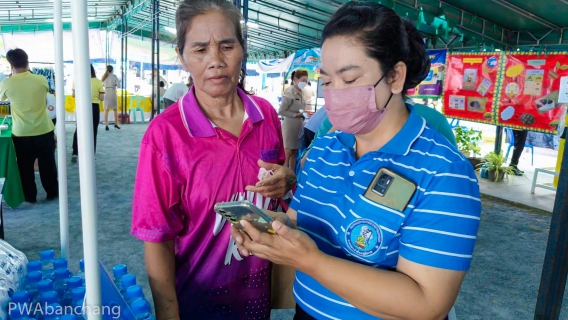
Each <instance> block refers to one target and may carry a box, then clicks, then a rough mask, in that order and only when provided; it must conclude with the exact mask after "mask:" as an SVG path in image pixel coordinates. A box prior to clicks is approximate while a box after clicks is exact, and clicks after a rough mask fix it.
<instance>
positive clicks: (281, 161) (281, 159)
mask: <svg viewBox="0 0 568 320" xmlns="http://www.w3.org/2000/svg"><path fill="white" fill-rule="evenodd" d="M269 110H270V111H271V113H272V119H273V124H274V129H275V130H276V131H277V132H278V140H279V142H280V146H279V147H278V164H279V165H283V164H284V162H286V153H284V138H282V123H281V122H280V118H279V117H278V114H277V113H276V110H274V109H273V108H270V109H269Z"/></svg>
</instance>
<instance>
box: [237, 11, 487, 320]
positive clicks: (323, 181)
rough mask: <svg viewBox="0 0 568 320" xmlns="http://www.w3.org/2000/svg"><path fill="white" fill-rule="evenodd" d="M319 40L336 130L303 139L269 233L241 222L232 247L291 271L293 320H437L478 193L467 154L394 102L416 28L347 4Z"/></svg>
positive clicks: (422, 54)
mask: <svg viewBox="0 0 568 320" xmlns="http://www.w3.org/2000/svg"><path fill="white" fill-rule="evenodd" d="M322 41H323V43H322V66H321V74H322V77H323V80H324V88H323V89H324V96H325V103H326V109H327V113H328V116H329V120H330V121H331V123H332V124H333V125H334V126H335V127H336V128H338V129H339V131H337V132H334V133H330V134H327V135H324V136H322V137H321V138H319V139H317V141H316V142H315V144H314V147H313V149H312V151H311V152H310V154H309V156H308V158H307V161H306V164H305V167H304V168H303V170H302V172H301V175H302V180H301V181H302V182H301V183H300V184H298V190H297V191H296V193H295V195H294V198H293V201H292V204H291V209H290V210H289V211H288V212H287V217H289V218H290V219H289V220H287V219H285V216H277V215H276V214H275V217H277V221H276V222H274V223H273V227H274V229H275V230H276V232H277V235H269V234H266V233H260V232H259V231H258V230H256V229H254V228H253V227H252V226H251V225H250V224H249V223H246V222H242V224H243V226H244V230H245V231H246V232H247V233H248V234H249V236H250V238H249V237H243V236H242V234H241V233H240V232H239V231H238V230H237V229H236V228H233V230H232V235H233V237H234V238H235V240H236V241H237V243H238V244H239V250H241V252H242V253H243V255H244V256H248V255H249V254H254V255H256V256H258V257H260V258H264V259H268V260H270V261H272V262H274V263H277V264H283V265H288V266H291V267H293V268H295V269H296V270H297V272H296V279H295V282H294V297H295V299H296V302H297V308H296V316H295V319H314V318H317V319H376V318H381V319H444V318H446V316H447V315H448V313H449V311H450V309H451V308H452V306H453V304H454V302H455V300H456V297H457V295H458V292H459V289H460V286H461V283H462V280H463V278H464V276H465V273H466V271H467V270H468V269H469V266H470V263H471V259H472V254H473V249H474V245H475V240H476V237H477V230H478V226H479V218H480V214H481V201H480V198H479V186H478V182H477V179H476V176H475V174H474V170H473V167H472V166H471V164H470V163H469V161H468V160H467V159H465V158H464V157H463V156H462V155H461V154H460V153H459V152H458V150H457V149H456V148H455V147H454V146H452V145H451V144H450V143H449V142H448V140H447V139H445V138H444V137H442V136H441V135H440V134H439V133H438V132H436V131H435V130H433V129H431V128H429V127H428V126H427V125H426V122H425V120H424V119H423V118H422V117H420V116H419V115H417V114H416V112H415V111H414V110H413V107H412V106H411V105H407V104H405V102H404V101H405V93H406V91H407V90H408V89H410V88H414V87H415V86H416V85H417V84H419V83H420V82H421V81H422V80H423V79H424V78H425V77H426V75H427V74H428V72H429V70H430V62H429V58H428V54H427V53H426V50H425V47H424V43H423V40H422V37H421V35H420V33H419V32H418V31H417V30H416V28H415V27H414V26H413V25H412V24H411V23H410V22H408V21H405V20H402V19H401V18H400V17H399V16H398V15H397V14H396V13H395V12H394V11H393V10H391V9H389V8H387V7H385V6H382V5H379V4H375V3H360V2H349V3H347V4H345V5H344V6H342V7H341V8H340V9H339V10H338V11H337V12H336V13H335V15H334V16H333V17H332V18H331V21H330V22H329V23H328V24H327V25H326V27H325V28H324V31H323V33H322ZM390 187H392V190H389V188H390ZM290 220H291V221H290ZM283 222H284V223H283Z"/></svg>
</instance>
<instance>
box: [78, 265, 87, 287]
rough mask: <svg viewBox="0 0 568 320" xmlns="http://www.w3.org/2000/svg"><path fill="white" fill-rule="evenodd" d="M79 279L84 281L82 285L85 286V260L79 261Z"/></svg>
mask: <svg viewBox="0 0 568 320" xmlns="http://www.w3.org/2000/svg"><path fill="white" fill-rule="evenodd" d="M77 277H79V278H81V279H83V283H82V284H81V285H82V286H84V285H85V260H84V259H81V261H79V272H77Z"/></svg>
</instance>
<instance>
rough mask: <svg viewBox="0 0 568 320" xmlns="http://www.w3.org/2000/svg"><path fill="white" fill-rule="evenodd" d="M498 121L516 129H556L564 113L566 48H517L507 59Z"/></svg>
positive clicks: (567, 72)
mask: <svg viewBox="0 0 568 320" xmlns="http://www.w3.org/2000/svg"><path fill="white" fill-rule="evenodd" d="M504 60H505V61H504V73H503V84H502V86H501V92H500V97H499V107H498V110H497V111H498V112H497V115H496V120H497V124H499V125H501V126H504V127H509V128H513V129H526V130H530V131H538V132H546V133H554V132H555V131H556V126H557V125H558V122H559V120H560V118H561V117H563V115H564V112H565V111H564V107H565V104H564V103H565V102H563V101H565V100H564V99H563V97H562V94H564V95H566V93H564V90H563V89H564V85H563V80H564V79H568V55H567V53H566V52H557V53H556V52H555V53H550V52H549V53H547V54H546V55H545V54H537V53H532V52H524V53H523V52H515V53H511V54H507V55H506V56H505V59H504Z"/></svg>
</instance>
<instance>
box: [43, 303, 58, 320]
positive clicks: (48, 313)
mask: <svg viewBox="0 0 568 320" xmlns="http://www.w3.org/2000/svg"><path fill="white" fill-rule="evenodd" d="M43 312H44V314H43V319H45V320H59V315H60V314H61V313H62V309H61V306H60V305H59V303H52V304H48V305H47V307H46V308H45V310H43Z"/></svg>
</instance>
